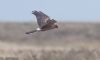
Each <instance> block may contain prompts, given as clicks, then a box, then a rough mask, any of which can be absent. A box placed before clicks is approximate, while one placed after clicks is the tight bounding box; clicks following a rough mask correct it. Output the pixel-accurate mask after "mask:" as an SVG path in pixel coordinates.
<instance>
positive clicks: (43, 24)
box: [26, 10, 58, 34]
mask: <svg viewBox="0 0 100 60" xmlns="http://www.w3.org/2000/svg"><path fill="white" fill-rule="evenodd" d="M32 14H34V15H35V16H36V18H37V23H38V26H39V28H37V29H36V30H32V31H29V32H26V34H30V33H34V32H38V31H47V30H50V29H54V28H58V25H57V24H56V22H57V21H55V20H54V19H50V17H49V16H47V15H46V14H44V13H43V12H41V11H36V10H35V11H32Z"/></svg>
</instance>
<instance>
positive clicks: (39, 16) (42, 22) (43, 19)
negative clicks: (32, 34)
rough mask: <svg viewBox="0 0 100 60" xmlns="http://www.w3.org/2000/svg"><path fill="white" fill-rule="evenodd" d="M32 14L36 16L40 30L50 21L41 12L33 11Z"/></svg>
mask: <svg viewBox="0 0 100 60" xmlns="http://www.w3.org/2000/svg"><path fill="white" fill-rule="evenodd" d="M32 14H34V15H35V16H36V18H37V22H38V25H39V27H40V28H41V27H43V26H44V25H46V24H47V21H48V20H50V18H49V16H47V15H46V14H44V13H43V12H41V11H32Z"/></svg>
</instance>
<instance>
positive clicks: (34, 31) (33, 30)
mask: <svg viewBox="0 0 100 60" xmlns="http://www.w3.org/2000/svg"><path fill="white" fill-rule="evenodd" d="M34 32H37V30H32V31H29V32H26V33H25V34H30V33H34Z"/></svg>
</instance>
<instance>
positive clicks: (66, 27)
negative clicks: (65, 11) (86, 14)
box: [0, 23, 100, 60]
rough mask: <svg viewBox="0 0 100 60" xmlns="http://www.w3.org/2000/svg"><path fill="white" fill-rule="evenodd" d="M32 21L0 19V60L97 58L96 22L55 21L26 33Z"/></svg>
mask: <svg viewBox="0 0 100 60" xmlns="http://www.w3.org/2000/svg"><path fill="white" fill-rule="evenodd" d="M36 27H37V25H36V24H32V23H0V59H1V60H100V48H99V46H100V24H99V23H59V29H58V30H57V29H54V30H50V31H46V32H39V33H38V32H37V33H34V34H31V35H26V34H25V32H27V31H30V30H32V29H34V28H36Z"/></svg>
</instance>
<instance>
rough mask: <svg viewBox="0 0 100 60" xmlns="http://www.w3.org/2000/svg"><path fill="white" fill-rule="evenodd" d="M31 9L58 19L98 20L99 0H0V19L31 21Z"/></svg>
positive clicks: (32, 18) (99, 11) (99, 16)
mask: <svg viewBox="0 0 100 60" xmlns="http://www.w3.org/2000/svg"><path fill="white" fill-rule="evenodd" d="M33 10H39V11H42V12H44V13H45V14H47V15H48V16H50V17H51V18H54V19H56V20H58V21H100V0H0V21H21V22H26V21H33V20H36V17H35V16H34V15H32V14H31V11H33Z"/></svg>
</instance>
